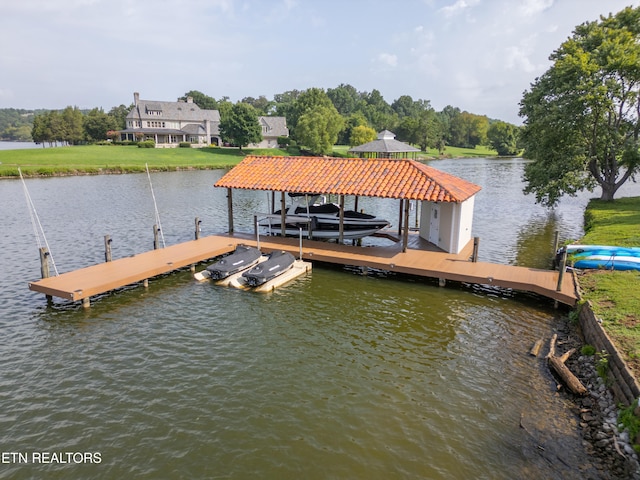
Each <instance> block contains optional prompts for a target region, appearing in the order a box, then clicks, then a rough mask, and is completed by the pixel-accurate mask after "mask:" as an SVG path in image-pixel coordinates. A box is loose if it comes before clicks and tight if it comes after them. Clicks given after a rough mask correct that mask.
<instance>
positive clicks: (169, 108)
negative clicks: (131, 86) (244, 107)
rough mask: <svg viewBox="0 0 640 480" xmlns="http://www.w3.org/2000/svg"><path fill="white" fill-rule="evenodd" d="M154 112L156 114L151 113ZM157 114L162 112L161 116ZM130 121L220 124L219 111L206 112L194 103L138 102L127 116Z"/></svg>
mask: <svg viewBox="0 0 640 480" xmlns="http://www.w3.org/2000/svg"><path fill="white" fill-rule="evenodd" d="M150 112H154V113H150ZM155 112H162V114H161V115H157V114H155ZM127 118H128V119H134V120H154V121H163V120H164V121H172V120H174V121H175V120H180V121H186V122H202V121H204V120H209V121H211V122H212V123H215V122H220V112H219V111H218V110H204V109H202V108H200V107H199V106H198V105H196V104H195V103H193V102H159V101H157V100H141V99H140V100H138V101H137V105H135V106H134V107H133V108H132V109H131V111H130V112H129V113H128V114H127Z"/></svg>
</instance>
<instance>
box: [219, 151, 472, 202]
mask: <svg viewBox="0 0 640 480" xmlns="http://www.w3.org/2000/svg"><path fill="white" fill-rule="evenodd" d="M214 186H216V187H226V188H240V189H247V190H275V191H284V192H292V193H327V194H329V193H331V194H338V195H360V196H369V197H382V198H404V199H410V200H428V201H432V202H456V203H459V202H463V201H465V200H467V199H468V198H470V197H471V196H473V195H475V194H476V193H477V192H479V191H480V187H479V186H478V185H475V184H473V183H471V182H467V181H466V180H463V179H461V178H458V177H455V176H453V175H450V174H448V173H445V172H441V171H440V170H437V169H435V168H433V167H429V166H428V165H424V164H422V163H420V162H417V161H415V160H409V159H401V160H390V159H385V158H373V159H372V158H369V159H364V158H332V157H263V156H247V157H245V158H244V160H242V162H240V163H239V164H238V165H236V166H235V167H234V168H232V169H231V170H230V171H229V172H227V173H226V174H225V175H224V176H223V177H222V178H221V179H220V180H218V181H217V182H216V183H215V185H214Z"/></svg>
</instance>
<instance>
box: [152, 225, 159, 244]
mask: <svg viewBox="0 0 640 480" xmlns="http://www.w3.org/2000/svg"><path fill="white" fill-rule="evenodd" d="M158 233H160V229H159V228H158V224H157V223H156V224H155V225H154V226H153V249H154V250H158V248H159V245H160V244H159V243H158Z"/></svg>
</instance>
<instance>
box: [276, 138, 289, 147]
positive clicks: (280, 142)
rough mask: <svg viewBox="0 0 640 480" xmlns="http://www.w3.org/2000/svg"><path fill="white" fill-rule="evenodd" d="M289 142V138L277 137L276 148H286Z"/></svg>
mask: <svg viewBox="0 0 640 480" xmlns="http://www.w3.org/2000/svg"><path fill="white" fill-rule="evenodd" d="M291 141H292V140H291V139H290V138H289V137H278V146H280V147H287V146H289V145H290V144H291Z"/></svg>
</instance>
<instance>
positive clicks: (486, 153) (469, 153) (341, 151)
mask: <svg viewBox="0 0 640 480" xmlns="http://www.w3.org/2000/svg"><path fill="white" fill-rule="evenodd" d="M349 148H351V147H349V146H348V145H334V147H333V154H334V155H335V156H337V157H349V156H351V155H350V154H349V153H347V151H348V150H349ZM497 155H498V154H497V152H496V151H495V150H491V149H490V148H488V147H483V146H481V145H479V146H477V147H476V148H461V147H447V148H446V150H445V152H444V154H443V155H439V154H438V152H437V151H436V150H434V149H429V150H428V151H427V152H420V153H418V154H417V157H418V158H421V159H431V158H475V157H478V158H485V157H495V156H497Z"/></svg>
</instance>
